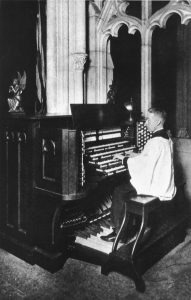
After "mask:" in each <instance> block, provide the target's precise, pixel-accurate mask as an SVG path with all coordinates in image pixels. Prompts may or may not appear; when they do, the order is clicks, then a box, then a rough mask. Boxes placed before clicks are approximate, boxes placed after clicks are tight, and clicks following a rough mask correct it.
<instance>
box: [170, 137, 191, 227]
mask: <svg viewBox="0 0 191 300" xmlns="http://www.w3.org/2000/svg"><path fill="white" fill-rule="evenodd" d="M174 166H175V182H176V184H180V183H182V182H185V183H186V184H185V197H186V200H187V201H188V205H189V214H190V215H191V139H189V138H175V139H174ZM190 226H191V223H190Z"/></svg>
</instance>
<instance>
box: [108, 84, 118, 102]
mask: <svg viewBox="0 0 191 300" xmlns="http://www.w3.org/2000/svg"><path fill="white" fill-rule="evenodd" d="M116 94H117V86H116V84H115V83H112V84H110V85H109V91H108V92H107V103H108V104H115V103H116Z"/></svg>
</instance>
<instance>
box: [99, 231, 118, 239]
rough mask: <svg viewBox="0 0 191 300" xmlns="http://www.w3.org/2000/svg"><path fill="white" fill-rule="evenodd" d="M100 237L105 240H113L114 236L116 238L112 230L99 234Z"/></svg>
mask: <svg viewBox="0 0 191 300" xmlns="http://www.w3.org/2000/svg"><path fill="white" fill-rule="evenodd" d="M100 238H101V239H102V240H103V241H105V242H114V240H115V238H116V233H115V231H114V230H113V231H112V232H111V233H109V234H108V235H102V236H100Z"/></svg>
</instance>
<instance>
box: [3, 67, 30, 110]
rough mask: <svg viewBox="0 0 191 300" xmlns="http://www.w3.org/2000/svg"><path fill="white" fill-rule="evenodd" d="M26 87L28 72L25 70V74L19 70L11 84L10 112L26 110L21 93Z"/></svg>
mask: <svg viewBox="0 0 191 300" xmlns="http://www.w3.org/2000/svg"><path fill="white" fill-rule="evenodd" d="M25 87H26V72H25V71H24V73H23V76H22V77H21V74H20V73H19V72H17V76H15V77H13V79H12V83H11V85H10V86H9V95H8V99H7V101H8V105H9V112H24V110H23V107H22V98H21V94H22V93H23V91H24V89H25Z"/></svg>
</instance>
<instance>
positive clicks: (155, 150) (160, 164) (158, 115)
mask: <svg viewBox="0 0 191 300" xmlns="http://www.w3.org/2000/svg"><path fill="white" fill-rule="evenodd" d="M165 120H166V112H165V111H164V110H162V109H159V108H155V107H153V108H150V109H149V110H148V118H147V121H146V126H147V129H148V130H149V131H150V132H152V133H153V135H152V138H151V139H150V140H148V142H147V143H146V145H145V147H144V149H143V151H142V152H141V153H139V154H137V153H132V154H131V155H130V156H124V155H121V154H115V156H114V157H115V158H116V159H120V160H122V161H123V164H125V165H126V167H127V170H128V172H129V175H130V181H129V182H125V183H123V184H121V185H119V186H117V187H116V188H115V190H114V192H113V196H112V206H111V221H112V227H113V231H112V232H111V233H110V234H108V235H106V236H102V237H101V238H102V239H103V240H104V241H108V242H113V241H114V240H115V237H116V235H117V233H118V231H119V229H120V226H121V223H122V219H123V215H124V203H125V201H127V204H128V199H129V197H131V196H134V195H136V194H144V195H152V196H156V197H158V198H159V199H160V200H161V201H162V203H163V204H164V205H166V204H167V206H168V204H169V203H170V202H169V201H170V200H172V199H173V198H174V196H175V194H176V187H175V183H174V165H173V143H172V140H171V138H170V137H169V136H168V134H167V133H166V131H165V130H164V123H165ZM125 239H126V236H125V232H124V237H122V241H124V242H126V240H125Z"/></svg>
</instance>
